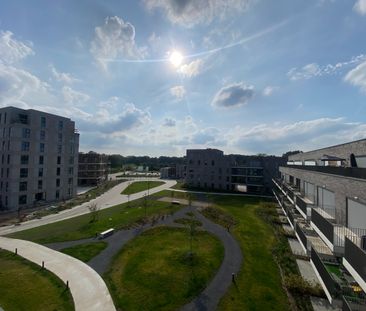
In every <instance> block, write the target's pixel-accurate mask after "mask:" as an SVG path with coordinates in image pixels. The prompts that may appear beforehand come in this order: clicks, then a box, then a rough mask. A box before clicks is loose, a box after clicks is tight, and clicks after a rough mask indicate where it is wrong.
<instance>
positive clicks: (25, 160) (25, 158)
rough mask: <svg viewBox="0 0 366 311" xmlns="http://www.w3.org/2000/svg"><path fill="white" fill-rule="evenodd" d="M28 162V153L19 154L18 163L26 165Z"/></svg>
mask: <svg viewBox="0 0 366 311" xmlns="http://www.w3.org/2000/svg"><path fill="white" fill-rule="evenodd" d="M28 163H29V155H21V156H20V164H22V165H27V164H28Z"/></svg>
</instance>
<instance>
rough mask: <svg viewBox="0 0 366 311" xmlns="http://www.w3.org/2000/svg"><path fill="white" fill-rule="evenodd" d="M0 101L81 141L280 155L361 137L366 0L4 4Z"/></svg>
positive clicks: (365, 103) (365, 121) (106, 149)
mask: <svg viewBox="0 0 366 311" xmlns="http://www.w3.org/2000/svg"><path fill="white" fill-rule="evenodd" d="M0 6H1V9H0V107H5V106H16V107H20V108H24V109H37V110H42V111H46V112H49V113H54V114H58V115H63V116H67V117H69V118H71V119H72V120H74V121H75V123H76V128H77V129H78V130H79V132H80V151H89V150H93V151H97V152H102V153H108V154H112V153H118V154H122V155H150V156H160V155H170V156H182V155H184V154H185V150H186V149H188V148H218V149H221V150H223V151H224V152H225V153H239V154H257V153H267V154H275V155H281V154H282V153H284V152H286V151H289V150H303V151H307V150H312V149H317V148H321V147H326V146H330V145H334V144H338V143H344V142H348V141H352V140H356V139H362V138H366V0H306V1H301V0H276V1H268V0H125V1H112V0H110V1H102V0H99V1H97V0H78V1H74V0H64V1H59V0H55V1H49V0H44V1H41V0H34V1H29V0H23V1H21V0H9V1H6V0H2V1H1V4H0Z"/></svg>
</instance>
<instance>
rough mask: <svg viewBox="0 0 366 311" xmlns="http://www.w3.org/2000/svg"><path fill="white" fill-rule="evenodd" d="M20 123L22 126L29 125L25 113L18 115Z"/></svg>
mask: <svg viewBox="0 0 366 311" xmlns="http://www.w3.org/2000/svg"><path fill="white" fill-rule="evenodd" d="M18 118H19V122H20V123H22V124H28V116H27V115H26V114H23V113H19V114H18Z"/></svg>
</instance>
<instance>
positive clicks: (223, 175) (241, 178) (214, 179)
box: [180, 149, 285, 194]
mask: <svg viewBox="0 0 366 311" xmlns="http://www.w3.org/2000/svg"><path fill="white" fill-rule="evenodd" d="M284 163H285V159H284V158H282V157H274V156H243V155H224V153H223V151H221V150H217V149H190V150H187V163H186V167H185V182H186V184H187V185H188V186H190V187H194V188H203V189H213V190H219V191H220V190H221V191H238V192H246V193H254V194H266V193H270V192H271V189H272V178H273V177H276V176H277V174H279V173H278V167H279V165H280V164H284ZM180 174H182V173H180Z"/></svg>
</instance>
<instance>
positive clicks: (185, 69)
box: [178, 58, 204, 78]
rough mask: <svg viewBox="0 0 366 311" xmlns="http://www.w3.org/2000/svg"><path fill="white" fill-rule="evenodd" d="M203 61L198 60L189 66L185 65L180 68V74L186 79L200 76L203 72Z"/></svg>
mask: <svg viewBox="0 0 366 311" xmlns="http://www.w3.org/2000/svg"><path fill="white" fill-rule="evenodd" d="M203 64H204V62H203V60H202V59H200V58H199V59H196V60H194V61H192V62H190V63H188V64H184V65H182V66H180V67H179V68H178V72H179V73H181V74H182V75H183V76H184V77H186V78H192V77H195V76H197V75H199V74H200V73H201V72H202V70H203Z"/></svg>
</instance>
